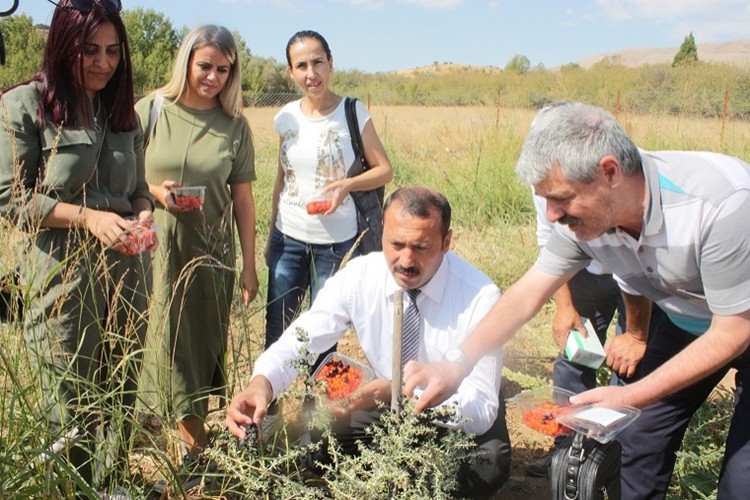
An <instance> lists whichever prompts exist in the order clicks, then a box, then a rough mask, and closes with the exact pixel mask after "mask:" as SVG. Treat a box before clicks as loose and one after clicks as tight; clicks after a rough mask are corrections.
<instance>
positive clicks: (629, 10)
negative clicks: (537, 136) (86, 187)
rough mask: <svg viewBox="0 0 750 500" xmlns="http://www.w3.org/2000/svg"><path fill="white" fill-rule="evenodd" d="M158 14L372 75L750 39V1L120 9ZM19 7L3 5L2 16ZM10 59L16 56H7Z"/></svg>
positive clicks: (311, 2) (37, 8)
mask: <svg viewBox="0 0 750 500" xmlns="http://www.w3.org/2000/svg"><path fill="white" fill-rule="evenodd" d="M19 1H20V6H19V8H18V11H17V13H24V14H27V15H29V16H31V17H32V18H33V20H34V23H44V24H48V23H49V21H50V19H51V17H52V10H53V9H54V6H53V5H52V4H51V3H49V2H48V1H47V0H19ZM122 2H123V8H124V9H133V8H137V7H141V8H144V9H153V10H156V11H158V12H161V13H162V14H164V15H165V16H166V17H168V18H169V19H170V20H171V22H172V24H173V25H174V26H175V27H176V28H182V27H184V26H186V27H190V28H191V27H194V26H197V25H199V24H207V23H213V24H221V25H224V26H226V27H227V28H229V29H230V30H232V31H237V32H238V33H240V35H241V36H242V37H243V39H244V40H245V42H246V44H247V47H248V48H249V49H250V51H251V52H252V54H253V55H255V56H261V57H270V58H273V59H275V60H276V61H279V62H284V61H285V53H284V51H285V47H286V42H287V40H288V39H289V38H290V37H291V36H292V35H293V34H294V33H295V32H297V31H299V30H303V29H312V30H315V31H318V32H319V33H321V34H322V35H323V36H324V37H325V38H326V39H327V40H328V43H329V45H330V47H331V51H332V52H333V59H334V67H335V68H339V69H342V70H360V71H364V72H367V73H377V72H383V71H395V70H404V69H409V68H414V67H418V66H425V65H431V64H434V63H436V62H437V63H455V64H465V65H477V66H494V67H499V68H503V67H505V65H506V64H507V63H508V61H510V60H511V59H512V58H513V57H514V56H515V55H522V56H525V57H527V58H528V59H529V61H530V62H531V66H532V67H535V66H537V65H539V64H542V65H544V67H546V68H552V67H555V66H559V65H563V64H568V63H574V62H577V61H579V60H581V59H583V58H584V57H586V56H590V55H595V54H604V53H609V52H615V51H618V50H622V49H628V48H670V47H673V48H675V49H676V48H677V47H679V46H680V44H681V43H682V41H683V40H684V38H685V36H687V35H688V34H689V33H691V32H692V33H693V35H694V36H695V41H696V43H697V45H698V54H699V57H700V46H701V44H702V43H717V42H726V41H733V40H743V39H748V38H750V34H749V32H748V26H750V2H748V1H747V0H712V1H707V0H567V1H566V0H545V1H542V0H525V1H521V0H492V1H487V0H160V1H147V0H122ZM10 5H12V0H0V11H2V10H6V9H7V8H9V7H10ZM8 50H9V51H10V50H12V47H8Z"/></svg>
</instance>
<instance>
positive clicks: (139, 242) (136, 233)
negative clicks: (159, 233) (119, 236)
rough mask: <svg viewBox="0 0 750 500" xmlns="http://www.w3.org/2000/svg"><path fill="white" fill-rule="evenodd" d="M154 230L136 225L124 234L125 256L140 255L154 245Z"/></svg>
mask: <svg viewBox="0 0 750 500" xmlns="http://www.w3.org/2000/svg"><path fill="white" fill-rule="evenodd" d="M156 241H157V239H156V228H154V227H146V226H142V225H140V224H136V225H135V226H133V228H132V229H130V230H129V231H127V232H126V233H125V254H127V255H140V254H142V253H144V252H148V251H150V250H151V249H152V248H153V247H154V245H155V244H156Z"/></svg>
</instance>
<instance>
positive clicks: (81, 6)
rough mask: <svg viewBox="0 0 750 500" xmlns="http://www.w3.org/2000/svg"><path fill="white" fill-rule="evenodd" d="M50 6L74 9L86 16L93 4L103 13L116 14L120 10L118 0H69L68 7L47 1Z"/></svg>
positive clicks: (51, 0) (120, 6) (120, 5)
mask: <svg viewBox="0 0 750 500" xmlns="http://www.w3.org/2000/svg"><path fill="white" fill-rule="evenodd" d="M47 1H48V2H49V3H51V4H52V5H55V6H57V7H60V8H61V9H65V10H71V9H75V10H77V11H78V12H80V13H81V14H88V13H89V12H91V9H93V8H94V4H97V3H98V4H99V5H101V7H102V9H104V10H105V11H107V12H109V13H111V14H116V13H118V12H120V11H121V10H122V2H121V1H120V0H70V5H60V2H59V1H58V2H55V1H54V0H47Z"/></svg>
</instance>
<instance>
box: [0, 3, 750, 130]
mask: <svg viewBox="0 0 750 500" xmlns="http://www.w3.org/2000/svg"><path fill="white" fill-rule="evenodd" d="M122 16H123V21H124V23H125V26H126V28H127V30H128V38H129V41H130V47H131V57H132V60H133V76H134V80H135V82H134V83H135V90H136V97H138V96H141V95H145V94H147V93H148V92H150V91H152V90H153V89H155V88H157V87H159V86H160V85H162V84H164V83H165V82H166V81H167V79H168V76H169V75H170V72H171V69H172V61H173V59H174V57H175V54H176V53H177V49H178V46H179V43H180V41H181V39H182V37H183V36H184V34H185V33H186V32H187V30H188V29H189V28H187V27H182V28H176V27H175V26H173V25H172V23H171V21H170V20H169V19H168V18H167V17H166V16H165V15H164V14H162V13H160V12H157V11H155V10H153V9H142V8H136V9H129V10H125V11H123V13H122ZM45 28H46V26H42V25H36V26H35V25H34V24H33V20H32V19H31V18H30V17H28V16H25V15H16V16H11V17H9V18H3V19H0V29H1V30H2V33H3V36H4V37H5V40H6V46H7V50H8V55H7V63H6V65H5V66H0V88H6V87H8V86H10V85H13V84H15V83H18V82H20V81H23V80H25V79H28V78H30V77H31V76H32V75H33V74H34V73H35V72H36V71H37V69H38V68H39V64H40V62H41V57H42V51H43V47H44V35H45ZM234 35H235V37H236V40H237V44H238V47H239V49H240V57H241V58H242V89H243V94H244V97H245V102H246V103H247V104H248V105H265V106H279V105H281V104H283V103H284V102H286V101H289V100H292V99H294V98H296V96H297V90H296V88H295V86H294V85H293V83H292V82H291V80H290V79H289V78H288V77H287V68H286V64H285V62H284V63H280V62H278V61H276V60H275V59H272V58H264V57H258V56H255V55H253V54H252V49H251V48H250V47H248V46H247V44H246V43H245V40H244V39H243V38H242V36H241V35H240V34H239V33H236V32H235V33H234ZM331 86H332V88H334V89H335V90H336V91H337V92H338V93H340V94H344V95H351V96H356V97H360V98H362V99H364V98H368V99H370V100H372V102H374V103H376V104H381V105H404V106H475V105H479V106H503V107H513V108H529V109H535V108H538V107H539V106H542V105H544V104H546V103H548V102H550V101H553V100H556V99H560V98H568V99H576V100H581V101H586V102H590V103H592V104H598V105H601V106H605V107H606V108H608V109H614V108H615V107H619V106H625V109H624V111H632V112H636V113H660V114H661V113H668V114H675V115H680V114H689V115H697V116H704V117H726V118H739V119H748V118H750V70H748V69H743V68H737V67H733V66H729V65H726V64H716V63H708V62H703V61H699V60H698V57H697V51H696V48H695V40H694V38H693V36H692V33H691V34H690V35H689V36H688V37H686V38H685V42H684V43H683V46H682V47H681V48H680V51H679V52H678V54H677V56H676V57H675V61H673V64H671V65H670V64H662V65H648V66H642V67H639V68H629V67H626V66H625V65H624V64H623V63H622V61H621V60H619V59H618V58H617V57H608V58H605V59H603V60H602V61H600V62H598V63H596V64H595V65H593V66H592V67H591V68H588V69H585V68H582V67H580V66H579V65H577V64H575V63H571V64H567V65H564V66H562V67H561V68H558V69H554V70H552V69H546V68H544V67H543V66H536V67H533V68H532V67H531V65H530V63H529V61H528V58H525V57H524V56H521V55H516V56H514V57H513V59H511V60H510V61H509V63H508V64H507V65H506V67H505V68H503V69H501V68H498V67H473V66H460V65H454V64H447V63H446V64H440V63H438V62H437V61H436V62H435V63H434V64H433V65H432V66H429V67H426V68H415V69H414V70H411V71H401V72H389V73H365V72H362V71H357V70H349V71H336V72H334V73H333V76H332V81H331ZM268 96H270V97H268Z"/></svg>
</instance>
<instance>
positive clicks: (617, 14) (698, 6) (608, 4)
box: [596, 0, 747, 21]
mask: <svg viewBox="0 0 750 500" xmlns="http://www.w3.org/2000/svg"><path fill="white" fill-rule="evenodd" d="M596 4H597V5H598V6H599V8H600V9H601V10H602V11H603V12H604V13H605V14H606V15H607V16H609V17H611V18H613V19H617V20H632V19H638V18H646V19H653V20H662V21H671V20H674V19H675V18H682V19H685V18H691V17H695V16H704V15H710V14H711V13H715V12H724V13H730V12H734V11H737V10H741V9H742V8H743V7H746V6H747V1H746V0H712V1H711V2H707V1H706V0H658V1H655V0H596Z"/></svg>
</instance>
